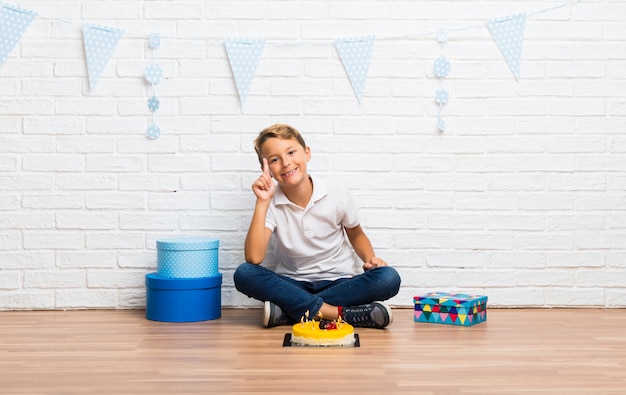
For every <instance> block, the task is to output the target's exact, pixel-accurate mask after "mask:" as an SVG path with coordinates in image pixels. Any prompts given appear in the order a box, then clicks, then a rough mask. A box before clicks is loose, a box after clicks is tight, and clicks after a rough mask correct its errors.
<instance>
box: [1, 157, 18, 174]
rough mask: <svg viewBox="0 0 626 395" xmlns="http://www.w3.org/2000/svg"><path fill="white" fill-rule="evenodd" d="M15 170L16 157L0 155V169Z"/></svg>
mask: <svg viewBox="0 0 626 395" xmlns="http://www.w3.org/2000/svg"><path fill="white" fill-rule="evenodd" d="M16 170H17V157H15V156H13V155H11V156H9V155H0V171H3V172H15V171H16Z"/></svg>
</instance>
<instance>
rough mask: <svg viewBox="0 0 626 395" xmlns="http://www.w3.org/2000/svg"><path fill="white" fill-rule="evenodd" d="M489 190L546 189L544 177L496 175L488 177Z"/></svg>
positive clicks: (517, 174) (515, 174)
mask: <svg viewBox="0 0 626 395" xmlns="http://www.w3.org/2000/svg"><path fill="white" fill-rule="evenodd" d="M486 184H487V189H488V190H490V191H541V190H543V189H544V177H543V176H541V175H534V174H519V173H514V174H495V175H490V176H488V177H487V182H486Z"/></svg>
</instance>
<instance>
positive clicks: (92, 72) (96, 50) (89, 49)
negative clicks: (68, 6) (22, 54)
mask: <svg viewBox="0 0 626 395" xmlns="http://www.w3.org/2000/svg"><path fill="white" fill-rule="evenodd" d="M122 34H124V30H122V29H115V28H112V27H107V26H100V25H92V24H89V23H86V24H84V25H83V41H84V43H85V57H86V59H87V73H88V74H89V90H90V91H92V90H93V88H94V87H95V86H96V83H97V82H98V79H99V78H100V74H102V72H103V71H104V68H105V67H106V65H107V63H108V62H109V58H110V57H111V55H112V54H113V51H114V50H115V47H116V46H117V42H118V41H119V39H120V37H122Z"/></svg>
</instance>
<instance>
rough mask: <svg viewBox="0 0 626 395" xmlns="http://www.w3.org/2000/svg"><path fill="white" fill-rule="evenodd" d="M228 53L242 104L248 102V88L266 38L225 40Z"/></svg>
mask: <svg viewBox="0 0 626 395" xmlns="http://www.w3.org/2000/svg"><path fill="white" fill-rule="evenodd" d="M224 46H225V47H226V53H227V54H228V59H229V60H230V68H231V69H232V71H233V77H235V84H236V85H237V92H238V93H239V100H240V102H241V105H242V106H243V104H244V103H245V102H246V97H248V88H249V87H250V83H251V82H252V78H254V73H256V68H257V65H258V63H259V59H260V58H261V53H262V52H263V48H264V47H265V40H262V39H257V40H255V39H247V38H233V39H230V38H229V39H226V40H224Z"/></svg>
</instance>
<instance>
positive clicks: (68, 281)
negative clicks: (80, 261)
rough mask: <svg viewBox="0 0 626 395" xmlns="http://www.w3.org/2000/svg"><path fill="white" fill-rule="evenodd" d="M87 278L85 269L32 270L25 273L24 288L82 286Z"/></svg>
mask: <svg viewBox="0 0 626 395" xmlns="http://www.w3.org/2000/svg"><path fill="white" fill-rule="evenodd" d="M85 279H86V276H85V272H84V271H83V270H80V271H72V270H57V271H45V272H44V271H30V272H28V273H26V274H25V275H24V288H25V289H28V288H44V289H45V288H53V289H54V288H81V287H84V286H85V284H86V281H85Z"/></svg>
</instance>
